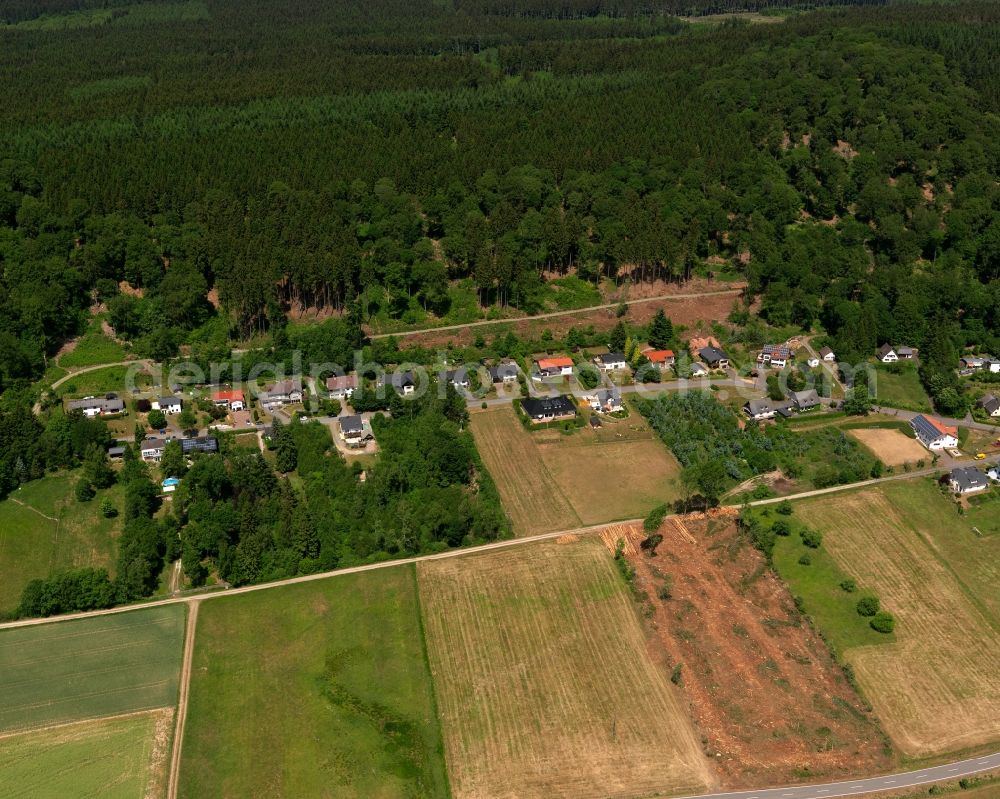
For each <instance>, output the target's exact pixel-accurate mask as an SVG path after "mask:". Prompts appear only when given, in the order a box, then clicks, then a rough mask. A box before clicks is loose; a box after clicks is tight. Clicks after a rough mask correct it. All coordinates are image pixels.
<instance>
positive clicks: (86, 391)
mask: <svg viewBox="0 0 1000 799" xmlns="http://www.w3.org/2000/svg"><path fill="white" fill-rule="evenodd" d="M136 368H141V367H137V366H135V365H122V366H109V367H107V368H106V369H94V370H93V371H92V372H83V373H82V374H78V375H73V376H72V377H71V378H69V380H67V381H66V382H65V383H63V384H62V385H61V386H59V388H58V389H57V391H58V392H59V394H60V395H62V396H81V397H82V396H84V395H90V394H94V395H98V394H104V393H107V392H109V391H114V392H116V393H118V394H124V395H126V396H128V388H129V386H128V381H127V377H128V374H129V370H130V369H136ZM133 382H134V383H135V386H136V388H142V389H145V388H148V387H150V386H151V385H152V384H153V380H152V378H151V377H150V376H149V375H148V374H144V373H140V374H136V375H135V376H134V378H133Z"/></svg>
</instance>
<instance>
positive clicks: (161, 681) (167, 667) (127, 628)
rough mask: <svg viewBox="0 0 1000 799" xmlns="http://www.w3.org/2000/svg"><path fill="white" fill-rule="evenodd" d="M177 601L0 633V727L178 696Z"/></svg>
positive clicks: (147, 705)
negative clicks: (170, 603)
mask: <svg viewBox="0 0 1000 799" xmlns="http://www.w3.org/2000/svg"><path fill="white" fill-rule="evenodd" d="M184 612H185V609H184V607H183V606H181V605H168V606H165V607H159V608H150V609H148V610H136V611H131V612H129V613H121V614H117V615H113V616H97V617H94V618H90V619H82V620H77V621H67V622H62V623H60V624H45V625H41V626H37V627H23V628H19V629H13V630H4V631H3V632H0V696H3V697H5V700H4V702H2V703H0V732H8V731H11V730H20V729H28V728H32V727H41V726H45V725H51V724H57V723H62V722H69V721H79V720H83V719H91V718H97V717H100V716H111V715H116V714H121V713H130V712H134V711H139V710H153V709H155V708H164V707H173V706H174V705H175V704H176V702H177V680H178V675H179V671H180V662H181V654H182V649H183V636H184Z"/></svg>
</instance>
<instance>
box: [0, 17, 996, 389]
mask: <svg viewBox="0 0 1000 799" xmlns="http://www.w3.org/2000/svg"><path fill="white" fill-rule="evenodd" d="M113 5H114V8H113V9H111V10H112V11H113V12H114V13H113V14H112V15H111V16H109V17H107V18H101V20H100V21H99V23H97V24H90V23H91V22H92V21H93V20H92V18H91V17H90V16H86V14H88V13H90V12H89V11H88V9H94V8H97V6H96V4H91V3H87V2H86V0H76V2H65V0H45V2H37V0H36V1H35V2H22V3H17V4H10V5H9V6H5V7H8V11H7V12H6V13H7V14H8V21H10V22H17V21H18V20H32V21H33V23H34V22H37V21H38V20H41V19H43V18H44V19H47V18H48V16H50V15H53V14H56V15H58V14H60V13H61V14H64V15H67V16H66V17H65V19H71V20H78V21H79V23H80V24H79V26H76V27H74V26H72V25H67V26H65V27H62V28H58V29H37V26H36V27H32V26H27V25H14V26H12V27H8V28H6V29H0V45H2V46H0V76H2V79H3V82H4V85H5V86H7V87H8V92H7V98H6V104H5V110H4V115H3V119H2V120H0V265H2V271H0V286H2V292H0V340H2V342H3V345H4V346H3V347H2V348H0V350H2V352H0V389H2V388H3V387H4V386H9V385H14V384H17V383H23V382H26V381H28V380H30V379H31V378H33V377H35V376H37V375H38V374H39V373H40V371H41V369H42V368H43V367H44V362H45V356H46V355H51V353H53V352H54V351H55V350H56V349H57V348H58V347H59V345H60V344H61V343H62V341H64V340H65V338H66V337H68V336H70V335H72V334H73V333H75V332H77V331H78V330H79V329H80V328H81V326H82V324H83V321H84V318H85V312H86V308H87V307H88V306H89V305H90V304H91V302H92V301H93V300H94V299H97V300H100V301H103V302H106V303H107V307H108V312H109V319H110V322H111V324H112V326H113V327H114V329H115V332H116V333H117V334H118V335H120V336H122V337H124V338H127V339H131V340H133V341H134V342H135V343H136V350H137V351H138V352H140V353H141V354H148V355H151V356H154V357H165V356H168V355H170V354H172V353H174V352H176V350H177V347H178V345H179V344H181V343H182V342H185V341H197V340H200V339H208V338H211V339H213V340H215V339H217V338H219V337H220V336H221V337H222V338H223V339H225V337H226V336H228V335H229V334H231V333H232V334H236V335H238V336H246V335H249V334H251V333H254V332H257V331H262V330H267V329H271V328H274V326H275V325H278V326H281V325H283V323H284V319H285V314H286V313H287V312H288V310H289V309H292V308H314V309H327V310H333V311H338V310H342V309H345V308H347V307H348V306H349V305H350V304H351V303H352V302H354V301H355V300H356V299H358V298H359V297H362V298H363V303H362V308H361V311H360V312H361V313H363V314H370V313H373V312H375V311H376V310H380V311H382V312H386V313H389V314H390V315H392V316H395V317H398V318H401V319H404V320H405V319H407V318H408V317H407V315H408V314H412V313H414V311H415V309H421V310H424V311H430V312H437V313H443V312H445V311H446V310H447V308H448V305H449V303H450V301H451V295H450V292H449V286H450V285H451V283H452V281H454V280H456V279H459V278H469V279H471V280H473V281H474V283H475V286H476V288H477V290H478V295H479V299H480V301H481V302H482V303H483V304H493V303H497V304H513V305H516V306H518V307H521V308H524V309H528V310H531V309H533V307H535V305H536V304H537V297H538V289H539V286H540V284H541V282H542V281H543V280H545V279H546V277H547V276H551V275H552V274H553V273H564V272H568V271H572V272H574V273H575V274H577V275H579V276H580V277H582V278H584V279H586V280H594V281H596V280H599V279H600V278H602V277H610V278H614V279H616V280H620V279H622V278H623V277H624V276H629V277H632V278H633V279H638V280H644V279H647V280H648V279H684V278H685V277H687V276H689V275H690V274H691V273H692V272H693V271H695V270H697V269H698V268H700V267H703V266H704V264H705V263H706V262H708V260H709V259H711V262H712V263H715V264H718V263H722V264H724V265H725V266H724V268H727V269H731V270H735V271H740V272H742V273H744V274H745V275H746V277H747V278H748V279H749V281H750V285H751V292H752V293H755V294H760V295H762V297H763V315H764V317H765V318H766V319H767V320H768V321H769V322H771V323H773V324H776V325H787V324H796V325H801V326H802V327H809V326H811V325H814V324H817V323H820V324H822V325H823V326H824V327H825V328H826V329H827V331H828V332H829V333H830V334H831V335H832V336H833V337H834V340H835V341H836V342H837V343H838V345H839V346H838V349H839V350H840V351H841V353H842V354H843V355H845V356H846V357H850V358H857V357H861V356H863V355H865V354H868V353H869V352H870V350H871V349H872V348H873V347H874V346H876V345H877V344H879V343H881V342H883V341H901V340H905V341H907V342H912V343H913V344H915V345H917V346H921V347H923V348H924V350H925V351H926V352H928V353H933V354H934V355H933V358H932V361H933V364H932V365H930V366H928V369H929V370H930V371H931V372H934V374H930V373H928V374H927V375H925V382H927V383H928V384H930V382H931V378H932V377H935V376H936V377H937V379H938V385H937V389H936V390H935V392H934V393H935V396H937V395H938V394H940V393H941V392H943V391H944V390H945V389H946V388H948V387H949V386H948V385H946V384H947V383H948V382H949V381H950V378H949V377H948V374H947V373H948V370H949V369H950V366H951V360H952V359H953V358H954V355H955V353H956V352H957V349H958V348H959V347H962V346H966V345H975V346H978V347H982V348H989V349H994V350H996V349H998V348H1000V341H998V338H997V336H998V332H1000V310H998V307H1000V299H998V298H1000V288H998V286H1000V283H998V280H1000V191H998V187H997V186H998V181H997V179H998V175H1000V123H998V116H997V114H998V112H1000V7H998V6H997V5H996V4H992V3H956V4H919V5H910V4H896V5H886V6H873V5H862V6H859V7H841V8H836V9H823V10H817V11H814V12H811V13H806V14H801V15H793V16H789V17H788V18H787V19H785V20H784V21H783V22H780V23H776V24H766V25H747V24H726V25H722V26H716V27H709V28H698V27H691V26H689V25H688V24H687V23H684V22H681V21H680V20H678V19H677V18H675V17H672V16H669V15H668V13H666V12H671V11H690V10H692V7H690V4H688V5H685V4H683V3H679V4H678V3H672V2H669V1H668V0H664V1H663V2H654V1H653V0H649V1H648V2H639V0H620V2H613V1H612V0H592V2H581V1H580V0H562V1H560V2H555V1H554V0H509V2H501V0H496V2H494V0H455V2H453V3H440V2H431V1H430V0H425V1H424V2H421V1H419V0H418V1H417V2H411V1H410V0H407V1H406V2H403V1H402V0H378V2H365V3H353V2H348V3H337V4H329V3H324V2H315V1H312V0H304V1H303V2H281V3H274V2H267V3H263V2H232V1H231V0H211V1H210V2H207V3H199V4H197V5H198V9H199V10H198V13H196V14H192V13H190V12H191V8H190V6H191V4H190V3H173V4H171V3H134V4H118V3H115V4H113ZM693 6H694V7H695V10H697V8H715V7H716V5H713V4H706V5H701V4H698V3H694V4H693ZM742 7H744V8H747V7H750V6H747V5H746V4H743V6H742ZM100 8H110V7H109V6H106V5H103V4H102V5H101V6H100ZM151 9H155V13H153V11H151ZM74 14H75V15H76V16H74ZM81 14H83V15H84V16H83V17H81V16H80V15H81ZM172 15H174V16H172ZM120 287H125V288H127V287H130V289H131V290H128V291H124V292H123V291H122V288H120ZM210 292H211V293H210ZM209 299H212V300H213V301H214V302H215V303H216V304H215V305H213V304H212V303H211V302H209ZM219 309H221V310H219ZM942 381H943V382H942ZM949 396H950V395H949Z"/></svg>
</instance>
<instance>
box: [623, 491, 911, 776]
mask: <svg viewBox="0 0 1000 799" xmlns="http://www.w3.org/2000/svg"><path fill="white" fill-rule="evenodd" d="M735 516H736V513H735V511H728V512H726V511H717V512H713V513H712V514H711V515H710V516H708V517H706V516H705V515H704V514H690V515H687V516H671V517H668V519H667V520H666V521H665V522H664V524H663V525H662V526H661V527H660V529H659V531H658V532H659V533H660V534H661V535H662V536H663V540H662V542H661V543H660V545H659V547H657V550H656V552H655V554H653V555H650V554H647V553H646V552H644V551H643V550H642V549H641V547H639V546H638V544H639V542H640V541H641V540H642V538H643V537H644V533H642V532H641V531H640V530H639V529H637V528H630V529H629V531H628V533H629V535H628V540H629V541H630V544H631V545H632V546H631V547H629V548H628V549H627V550H626V551H627V552H628V553H629V557H628V559H629V562H630V563H631V564H632V566H633V567H634V568H635V570H636V586H637V588H638V589H639V591H640V594H639V595H640V596H641V597H643V598H644V600H643V601H644V603H645V605H646V613H645V614H644V615H646V616H647V618H649V619H650V622H651V623H650V625H649V626H650V632H651V634H652V636H653V638H654V640H655V642H656V644H655V647H656V650H655V651H656V653H657V656H658V657H660V658H662V659H663V661H664V665H665V667H666V668H667V669H672V668H674V667H678V668H679V677H680V685H681V687H682V690H683V692H684V695H685V696H686V698H687V700H688V702H689V704H690V708H691V713H692V716H693V717H694V719H695V722H696V724H697V727H698V731H699V733H700V734H701V736H702V740H703V743H704V746H705V749H706V752H708V753H709V755H710V757H711V758H712V762H713V763H714V764H715V765H716V766H717V768H718V769H719V771H720V773H721V775H722V778H723V780H724V783H725V785H727V786H733V787H735V786H740V787H744V788H747V787H752V786H763V785H785V784H792V783H795V782H801V781H803V780H809V781H813V780H827V779H837V778H839V777H844V776H853V775H857V774H869V773H878V772H880V771H882V770H885V769H887V768H889V767H890V766H891V765H892V763H891V760H890V758H889V756H888V755H887V754H886V753H885V751H884V750H883V746H882V735H881V733H880V731H879V730H878V727H877V725H876V724H875V723H874V722H873V720H872V718H871V716H870V715H869V714H868V713H866V712H865V710H864V705H863V702H862V700H861V699H860V697H859V696H858V695H857V693H856V692H855V690H854V689H853V688H852V687H851V686H850V685H849V684H848V682H847V680H846V678H845V677H844V674H843V671H842V669H841V668H840V667H839V666H838V665H837V663H836V662H835V661H834V660H833V658H832V657H831V656H830V653H829V650H828V648H827V646H826V644H825V643H824V642H823V641H822V640H821V639H820V637H819V636H818V635H817V634H816V632H815V631H814V630H813V628H812V627H811V626H810V625H808V624H804V623H803V622H802V620H801V618H800V614H799V612H798V611H797V609H796V607H795V603H794V601H793V599H792V596H791V594H790V593H789V591H788V589H787V587H786V586H785V585H784V584H783V583H782V582H781V581H780V580H779V579H778V578H777V576H776V575H775V574H774V573H773V572H772V571H771V570H769V569H768V568H767V564H766V562H765V560H764V557H763V555H762V554H761V553H760V552H759V551H758V550H757V549H755V548H754V547H753V546H751V544H750V542H749V540H748V539H747V538H746V537H745V536H742V535H740V534H739V532H738V531H737V527H736V524H735ZM664 593H667V594H669V595H668V596H664ZM733 675H739V679H732V676H733Z"/></svg>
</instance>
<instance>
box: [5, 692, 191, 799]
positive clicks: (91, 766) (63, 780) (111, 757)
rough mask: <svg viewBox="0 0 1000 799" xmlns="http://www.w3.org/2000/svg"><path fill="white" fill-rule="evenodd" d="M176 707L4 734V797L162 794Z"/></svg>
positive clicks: (143, 797)
mask: <svg viewBox="0 0 1000 799" xmlns="http://www.w3.org/2000/svg"><path fill="white" fill-rule="evenodd" d="M173 716H174V714H173V710H171V709H169V708H168V709H164V710H153V711H149V712H146V713H131V714H129V715H127V716H115V717H112V718H105V719H98V720H95V721H78V722H73V723H71V724H63V725H59V726H56V727H46V728H44V729H41V730H33V731H31V732H25V733H18V734H13V735H6V736H0V799H8V797H9V798H10V799H13V797H45V796H49V797H69V796H79V797H101V799H159V797H162V796H163V795H164V789H165V787H166V780H165V777H166V765H167V755H168V748H169V747H168V744H169V741H170V733H171V722H172V720H173Z"/></svg>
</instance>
